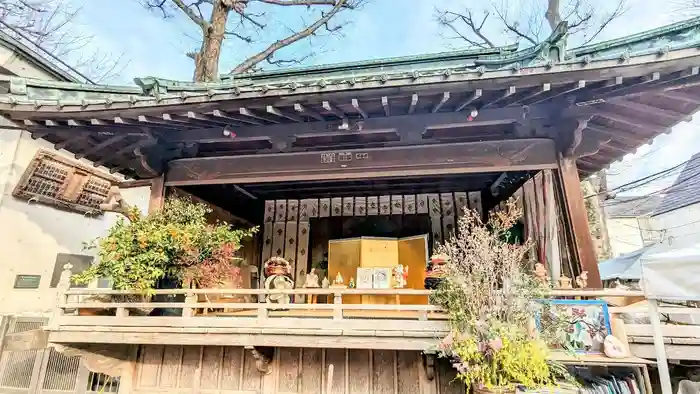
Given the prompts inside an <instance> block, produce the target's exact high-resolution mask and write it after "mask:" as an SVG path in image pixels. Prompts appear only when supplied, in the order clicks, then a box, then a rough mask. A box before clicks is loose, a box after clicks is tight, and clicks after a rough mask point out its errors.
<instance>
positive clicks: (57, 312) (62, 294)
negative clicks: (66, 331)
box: [49, 263, 73, 329]
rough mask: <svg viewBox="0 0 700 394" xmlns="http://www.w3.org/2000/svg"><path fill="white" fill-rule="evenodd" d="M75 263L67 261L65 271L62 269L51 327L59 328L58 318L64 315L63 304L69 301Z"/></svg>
mask: <svg viewBox="0 0 700 394" xmlns="http://www.w3.org/2000/svg"><path fill="white" fill-rule="evenodd" d="M72 269H73V264H71V263H66V264H64V265H63V271H61V277H60V278H59V280H58V284H57V285H56V305H55V306H54V309H53V313H52V315H51V319H50V320H49V327H51V328H54V329H56V328H58V318H59V317H60V316H63V314H64V312H65V311H64V309H63V304H65V303H67V302H68V296H67V295H66V292H67V291H68V290H69V289H70V278H71V276H73V272H72V271H71V270H72Z"/></svg>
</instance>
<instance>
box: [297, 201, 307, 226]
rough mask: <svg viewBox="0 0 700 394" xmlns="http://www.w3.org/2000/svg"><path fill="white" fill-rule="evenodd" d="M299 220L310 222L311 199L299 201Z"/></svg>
mask: <svg viewBox="0 0 700 394" xmlns="http://www.w3.org/2000/svg"><path fill="white" fill-rule="evenodd" d="M299 221H300V222H308V221H309V200H300V201H299Z"/></svg>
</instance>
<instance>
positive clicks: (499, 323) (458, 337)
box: [432, 201, 569, 393]
mask: <svg viewBox="0 0 700 394" xmlns="http://www.w3.org/2000/svg"><path fill="white" fill-rule="evenodd" d="M519 216H520V212H519V211H518V209H517V208H516V205H515V202H514V201H509V202H508V204H507V207H506V209H505V210H502V211H500V212H498V213H493V214H491V215H490V218H489V221H488V223H482V221H481V219H480V216H479V215H478V213H476V212H472V211H467V212H466V213H465V214H464V216H463V217H461V218H460V219H459V222H458V231H457V235H456V236H454V237H453V238H451V239H449V240H447V241H446V242H445V243H444V245H439V246H438V250H437V252H438V253H440V254H441V255H442V256H444V259H445V260H446V263H445V264H444V271H445V272H444V273H445V274H444V278H443V280H442V281H441V283H440V284H439V285H438V287H437V290H436V291H435V293H434V294H433V295H432V302H433V303H436V304H438V305H441V306H442V307H443V308H444V309H445V310H446V311H447V313H448V316H449V323H450V334H449V335H448V336H447V337H446V338H444V339H443V340H442V342H441V344H440V348H439V354H440V356H442V357H446V358H449V359H450V360H451V361H452V365H453V367H454V368H455V369H456V370H457V378H458V379H460V380H462V381H463V382H464V383H465V385H466V386H467V388H468V389H470V388H471V389H473V390H474V393H515V390H516V389H517V387H518V386H523V387H526V388H538V387H543V386H548V385H553V384H555V383H556V379H557V377H563V378H568V377H569V375H568V374H567V372H566V368H565V367H564V366H563V365H561V364H558V363H554V362H552V361H550V360H549V359H548V357H549V353H550V350H549V349H550V346H551V345H552V344H554V343H559V341H560V339H561V334H562V332H563V330H564V327H563V326H562V325H561V324H560V323H559V322H558V321H555V320H556V319H555V316H553V315H552V314H551V313H550V312H551V310H549V308H548V305H547V303H543V302H542V299H543V297H544V296H545V295H546V292H547V291H548V290H549V288H548V287H547V286H546V285H545V284H542V283H541V282H539V281H538V280H537V279H536V278H535V277H534V276H532V275H530V274H529V273H528V272H526V269H525V264H524V262H525V261H526V255H527V253H528V251H529V250H530V243H529V242H528V241H524V242H521V243H518V242H513V240H512V237H510V236H509V233H510V230H511V229H512V228H513V225H514V224H515V223H516V221H517V219H518V218H519ZM542 309H548V310H547V311H543V310H542ZM536 313H546V316H548V322H547V324H546V327H538V330H535V329H534V321H533V316H535V314H536ZM543 316H544V315H543ZM550 320H551V321H550ZM562 321H563V319H562ZM534 331H538V332H537V333H536V334H535V333H534Z"/></svg>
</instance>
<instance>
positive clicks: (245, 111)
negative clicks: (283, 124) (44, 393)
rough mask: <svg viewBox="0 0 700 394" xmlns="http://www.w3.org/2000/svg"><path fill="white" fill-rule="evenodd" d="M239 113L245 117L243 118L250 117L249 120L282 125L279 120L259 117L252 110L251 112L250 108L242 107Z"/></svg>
mask: <svg viewBox="0 0 700 394" xmlns="http://www.w3.org/2000/svg"><path fill="white" fill-rule="evenodd" d="M238 113H239V114H241V115H243V116H247V117H249V118H253V119H258V120H263V121H265V122H269V123H280V122H279V121H278V120H276V119H272V118H270V117H269V116H263V115H258V114H256V113H254V112H253V111H251V110H249V109H248V108H245V107H240V108H238Z"/></svg>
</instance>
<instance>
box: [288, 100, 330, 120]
mask: <svg viewBox="0 0 700 394" xmlns="http://www.w3.org/2000/svg"><path fill="white" fill-rule="evenodd" d="M294 110H295V111H297V112H299V113H300V114H302V115H304V116H308V117H310V118H314V119H316V120H318V121H321V122H322V121H324V120H325V119H324V118H323V116H322V115H321V114H319V113H318V112H316V111H313V110H311V109H309V108H306V107H305V106H304V105H302V104H299V103H295V104H294Z"/></svg>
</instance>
